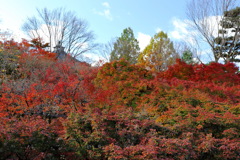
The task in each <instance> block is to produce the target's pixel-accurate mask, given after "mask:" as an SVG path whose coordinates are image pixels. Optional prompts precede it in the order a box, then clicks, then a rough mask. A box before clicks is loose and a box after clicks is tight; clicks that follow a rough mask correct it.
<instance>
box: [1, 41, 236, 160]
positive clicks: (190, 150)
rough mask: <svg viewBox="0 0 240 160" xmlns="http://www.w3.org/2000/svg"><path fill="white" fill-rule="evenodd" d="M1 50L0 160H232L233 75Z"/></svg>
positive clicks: (229, 69) (214, 69) (207, 68)
mask: <svg viewBox="0 0 240 160" xmlns="http://www.w3.org/2000/svg"><path fill="white" fill-rule="evenodd" d="M36 44H37V46H33V45H30V44H29V43H28V42H27V41H23V42H22V43H16V42H14V41H9V42H1V46H0V47H1V48H0V62H1V64H0V155H1V157H0V159H16V160H20V159H36V160H37V159H39V160H40V159H143V160H145V159H240V154H239V153H240V74H239V71H238V68H237V67H236V66H235V65H234V64H232V63H228V64H219V63H210V64H208V65H206V64H195V65H190V64H186V63H185V62H182V61H181V60H177V61H176V63H175V64H174V65H172V66H170V67H169V68H168V69H167V70H165V71H161V72H154V71H149V70H147V69H145V68H144V67H143V66H140V65H133V64H130V63H128V62H127V61H125V60H123V59H122V60H119V61H113V62H111V63H106V64H104V65H103V66H101V67H91V66H90V65H88V64H86V63H83V62H79V61H74V60H73V59H71V58H69V59H68V58H66V59H65V60H64V61H59V60H57V59H56V54H55V53H50V52H47V51H45V50H44V49H42V48H41V47H39V46H40V44H38V43H36Z"/></svg>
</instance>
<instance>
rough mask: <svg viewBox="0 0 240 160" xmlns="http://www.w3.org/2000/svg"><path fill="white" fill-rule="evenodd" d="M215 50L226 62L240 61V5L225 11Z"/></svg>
mask: <svg viewBox="0 0 240 160" xmlns="http://www.w3.org/2000/svg"><path fill="white" fill-rule="evenodd" d="M221 27H222V29H221V30H219V36H218V37H217V38H215V43H216V47H215V52H217V53H218V55H219V57H220V58H223V59H224V62H225V63H227V62H240V58H238V57H237V56H240V7H237V8H235V9H232V10H230V11H226V12H224V17H223V20H222V21H221Z"/></svg>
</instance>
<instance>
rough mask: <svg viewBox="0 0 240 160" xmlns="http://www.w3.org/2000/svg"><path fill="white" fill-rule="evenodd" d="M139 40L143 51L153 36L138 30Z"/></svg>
mask: <svg viewBox="0 0 240 160" xmlns="http://www.w3.org/2000/svg"><path fill="white" fill-rule="evenodd" d="M137 40H138V42H139V47H140V50H141V51H143V50H144V49H145V47H146V46H147V45H148V44H149V43H150V40H151V36H150V35H147V34H144V33H141V32H138V35H137Z"/></svg>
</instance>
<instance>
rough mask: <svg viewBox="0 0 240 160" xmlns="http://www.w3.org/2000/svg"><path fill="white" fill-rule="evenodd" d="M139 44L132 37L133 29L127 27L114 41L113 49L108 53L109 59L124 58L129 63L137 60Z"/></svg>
mask: <svg viewBox="0 0 240 160" xmlns="http://www.w3.org/2000/svg"><path fill="white" fill-rule="evenodd" d="M139 50H140V48H139V45H138V41H137V39H136V38H135V37H134V33H133V30H132V29H131V28H130V27H129V28H126V29H124V30H123V33H122V35H121V37H119V38H118V39H117V40H116V42H115V43H114V48H113V51H112V52H111V54H110V61H114V60H119V59H121V58H124V59H125V60H127V61H128V62H129V63H131V64H135V63H136V62H137V57H138V55H139Z"/></svg>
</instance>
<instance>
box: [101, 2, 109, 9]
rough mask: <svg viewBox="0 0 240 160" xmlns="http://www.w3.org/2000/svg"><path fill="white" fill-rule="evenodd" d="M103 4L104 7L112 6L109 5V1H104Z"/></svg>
mask: <svg viewBox="0 0 240 160" xmlns="http://www.w3.org/2000/svg"><path fill="white" fill-rule="evenodd" d="M102 5H103V6H104V7H106V8H110V5H109V3H108V2H103V3H102Z"/></svg>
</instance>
